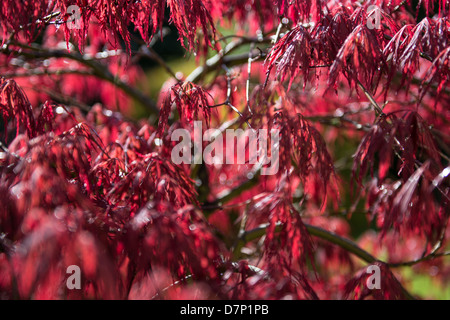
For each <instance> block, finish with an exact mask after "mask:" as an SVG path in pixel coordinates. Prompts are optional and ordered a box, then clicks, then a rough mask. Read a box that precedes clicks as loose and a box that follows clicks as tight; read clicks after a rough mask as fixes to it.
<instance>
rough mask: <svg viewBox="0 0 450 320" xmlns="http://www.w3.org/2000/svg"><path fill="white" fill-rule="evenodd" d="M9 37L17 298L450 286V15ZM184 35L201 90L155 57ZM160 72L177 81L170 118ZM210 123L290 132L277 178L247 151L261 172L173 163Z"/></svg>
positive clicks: (144, 8)
mask: <svg viewBox="0 0 450 320" xmlns="http://www.w3.org/2000/svg"><path fill="white" fill-rule="evenodd" d="M74 8H75V9H74ZM74 23H75V24H74ZM74 26H75V27H74ZM170 28H172V29H170ZM0 29H1V32H0V36H1V42H0V43H1V47H0V114H1V117H0V200H1V205H0V299H193V298H200V299H414V298H433V297H435V293H433V292H430V293H427V294H425V295H418V294H417V293H416V292H412V291H411V288H413V286H412V285H411V281H412V280H411V278H408V277H407V276H406V275H407V274H413V275H419V274H420V275H423V274H432V276H433V278H434V279H438V280H440V281H441V282H442V283H444V285H448V281H449V279H450V277H449V274H450V264H449V260H448V255H449V251H448V249H449V245H448V238H449V236H450V230H449V227H448V220H449V215H450V211H449V208H450V184H449V183H450V180H449V176H450V163H449V161H450V147H449V146H450V130H449V126H448V125H449V122H450V88H449V83H450V68H449V60H450V1H449V0H439V1H431V0H425V1H412V0H411V1H400V0H390V1H384V0H364V1H353V0H330V1H325V0H302V1H300V0H295V1H286V0H258V1H256V0H255V1H253V0H242V1H238V0H220V1H212V0H167V1H166V0H140V1H138V0H136V1H134V0H132V1H130V0H23V1H17V0H3V1H2V2H1V4H0ZM167 30H172V31H171V32H176V33H177V35H176V38H177V39H178V45H179V46H180V47H181V48H184V50H186V54H185V55H184V56H183V57H182V58H181V59H185V60H188V59H189V56H190V54H192V55H194V56H196V59H195V63H196V64H197V68H196V69H195V70H193V71H192V72H191V73H190V74H187V75H183V74H181V73H179V72H177V71H178V70H172V67H171V65H170V64H169V63H167V59H166V57H165V56H163V55H159V54H158V52H157V50H156V48H155V43H158V45H160V46H162V47H164V46H165V45H166V43H167V42H165V40H166V39H167V34H168V32H169V31H167ZM143 58H145V59H152V60H154V61H155V62H157V63H158V64H160V66H161V68H162V69H163V70H165V71H166V72H167V76H168V79H167V81H166V82H165V83H164V84H163V85H162V87H161V90H160V92H159V94H158V95H157V97H156V98H155V97H154V96H151V93H150V92H147V90H146V88H147V86H146V84H147V83H153V82H156V81H157V80H158V79H156V77H158V76H156V77H155V76H154V75H153V71H154V70H153V69H150V70H144V64H143V63H141V62H142V61H141V60H142V59H143ZM146 75H148V76H146ZM138 105H139V107H140V110H141V115H142V113H145V116H146V117H142V118H141V119H136V117H135V114H136V113H134V111H135V107H137V106H138ZM142 110H145V111H142ZM194 121H200V122H201V123H202V124H203V125H202V126H201V129H200V130H202V132H201V133H202V134H203V133H205V132H206V130H208V129H211V128H218V130H219V133H224V134H225V132H226V131H227V130H229V129H247V130H249V131H251V132H278V134H279V137H278V138H279V139H278V140H276V139H274V137H273V136H271V137H270V138H269V139H268V141H266V142H267V145H268V148H267V156H268V157H269V158H270V157H271V156H274V155H277V159H276V161H277V169H278V170H277V171H276V172H274V173H273V174H269V175H265V174H262V172H263V170H262V169H263V167H264V166H265V165H266V164H263V165H261V166H259V167H258V166H255V165H254V164H253V163H251V161H250V159H251V157H252V156H255V155H251V154H250V153H251V151H250V146H249V144H250V142H249V141H247V140H246V138H245V137H243V138H242V137H237V138H236V139H237V140H236V141H235V140H233V141H231V142H230V141H228V140H226V139H223V141H220V142H223V144H222V145H221V146H222V148H223V151H224V153H225V152H226V151H227V150H229V149H230V148H232V150H235V142H237V144H236V145H239V144H241V145H244V146H245V153H244V154H245V157H246V159H238V156H237V155H234V156H233V157H232V160H234V163H229V162H227V163H222V164H221V163H214V164H208V163H206V162H203V163H201V164H199V163H181V164H177V163H175V162H174V161H173V159H172V156H173V155H172V154H173V151H174V150H175V147H176V145H177V141H173V140H172V139H171V136H172V133H173V132H175V130H177V129H183V130H187V131H188V132H189V133H190V136H191V137H192V138H193V139H195V135H194ZM264 130H265V131H264ZM217 136H218V138H217V137H216V139H222V138H223V136H221V135H217ZM240 139H241V140H240ZM258 139H260V136H258ZM259 141H260V140H259ZM207 142H208V141H204V140H203V139H202V141H200V144H201V145H202V146H203V147H206V146H207V145H208V143H207ZM230 143H232V144H233V145H232V146H231V145H230ZM220 151H222V150H220ZM259 151H260V150H259V149H258V152H259ZM216 152H217V151H216ZM361 221H362V222H361ZM74 265H75V266H79V267H80V270H81V289H71V288H69V287H68V286H67V285H66V280H67V278H68V274H67V268H68V267H69V266H74ZM370 270H378V271H379V273H376V274H375V275H378V276H379V279H378V280H379V281H378V282H377V281H376V282H377V283H378V284H379V286H378V287H376V288H374V287H373V286H370V285H369V284H370V283H369V282H370V281H372V280H373V275H372V274H371V271H370ZM405 270H406V271H409V272H405Z"/></svg>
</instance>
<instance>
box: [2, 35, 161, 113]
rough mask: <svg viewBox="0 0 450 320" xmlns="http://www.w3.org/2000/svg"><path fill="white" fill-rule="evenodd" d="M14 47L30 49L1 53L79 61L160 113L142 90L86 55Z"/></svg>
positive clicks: (10, 50)
mask: <svg viewBox="0 0 450 320" xmlns="http://www.w3.org/2000/svg"><path fill="white" fill-rule="evenodd" d="M14 45H17V46H19V47H21V48H23V49H28V50H27V51H24V50H12V49H10V48H9V47H7V46H3V47H2V48H0V52H1V53H5V54H14V55H17V56H24V57H27V58H32V59H39V58H41V59H48V58H67V59H71V60H73V61H77V62H79V63H81V64H83V65H85V66H87V67H89V68H90V69H91V70H92V75H93V76H96V77H98V78H100V79H103V80H105V81H108V82H110V83H112V84H113V85H115V86H116V87H118V88H119V89H121V90H122V91H123V92H124V93H126V94H127V95H128V96H130V97H131V98H133V99H134V100H136V101H138V102H139V103H140V104H141V105H143V106H144V107H145V108H146V109H147V110H148V111H150V112H151V113H154V114H158V113H159V109H158V108H157V106H156V103H155V102H154V101H153V100H152V99H151V98H150V97H148V96H147V95H145V94H144V93H143V92H141V91H140V90H138V89H136V88H135V87H133V86H130V85H128V84H127V83H125V82H123V81H122V80H120V79H119V78H118V77H116V76H114V75H113V74H112V73H111V72H110V71H109V70H108V68H107V67H106V66H104V65H102V64H100V63H98V62H97V61H95V60H93V59H91V58H90V57H86V56H85V55H82V54H80V53H76V52H74V53H71V52H67V51H65V50H59V49H44V48H42V47H37V46H34V45H30V46H29V45H24V44H20V43H14Z"/></svg>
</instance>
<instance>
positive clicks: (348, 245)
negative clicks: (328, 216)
mask: <svg viewBox="0 0 450 320" xmlns="http://www.w3.org/2000/svg"><path fill="white" fill-rule="evenodd" d="M304 225H305V227H306V230H308V233H309V234H311V235H313V236H315V237H318V238H321V239H323V240H326V241H328V242H330V243H333V244H335V245H337V246H339V247H341V248H342V249H344V250H346V251H348V252H350V253H352V254H354V255H355V256H357V257H358V258H360V259H361V260H363V261H365V262H367V263H374V262H377V261H379V262H381V263H384V264H386V263H385V262H383V261H381V260H379V259H377V258H375V257H374V256H373V255H371V254H370V253H369V252H367V251H366V250H364V249H362V248H361V247H359V246H358V245H357V244H356V243H354V242H353V241H351V240H349V239H347V238H344V237H341V236H339V235H337V234H336V233H334V232H330V231H327V230H325V229H322V228H320V227H317V226H313V225H311V224H307V223H304ZM269 226H270V224H269V223H267V224H263V225H260V226H258V227H256V228H254V229H252V230H248V231H245V232H244V233H242V234H241V235H240V237H239V239H238V243H237V245H236V247H235V248H234V250H233V256H234V257H236V256H237V254H239V253H240V250H241V249H242V247H243V246H244V245H245V244H246V243H248V242H250V241H253V240H256V239H259V238H261V237H262V236H264V235H265V234H266V231H267V228H268V227H269ZM282 226H283V225H282V224H281V223H278V224H277V226H276V227H275V232H280V231H281V228H282ZM386 265H388V266H389V264H386ZM396 280H397V279H396ZM397 282H398V284H399V285H400V287H401V288H402V291H403V294H404V295H405V297H406V298H407V299H408V300H415V298H414V297H413V296H412V295H411V294H410V293H409V292H408V291H407V290H406V289H405V288H404V287H403V285H402V284H401V283H400V281H398V280H397Z"/></svg>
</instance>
